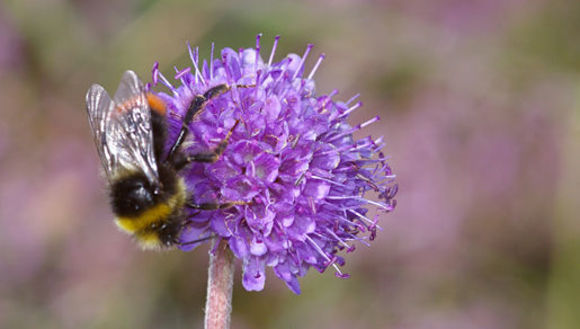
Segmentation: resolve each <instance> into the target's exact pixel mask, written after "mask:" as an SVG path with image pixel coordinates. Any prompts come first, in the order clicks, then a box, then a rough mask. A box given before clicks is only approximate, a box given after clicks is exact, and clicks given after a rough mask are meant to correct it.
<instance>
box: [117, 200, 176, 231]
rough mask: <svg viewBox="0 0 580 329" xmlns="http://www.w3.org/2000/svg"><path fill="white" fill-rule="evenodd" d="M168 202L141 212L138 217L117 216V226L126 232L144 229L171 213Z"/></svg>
mask: <svg viewBox="0 0 580 329" xmlns="http://www.w3.org/2000/svg"><path fill="white" fill-rule="evenodd" d="M171 211H172V210H171V207H170V206H169V204H166V203H162V204H159V205H157V206H155V207H153V208H151V209H149V210H147V211H145V212H144V213H143V214H141V215H140V216H138V217H118V218H117V220H116V223H117V226H118V227H119V228H120V229H122V230H123V231H125V232H127V233H135V232H138V231H141V230H144V229H146V228H147V227H149V226H150V225H151V224H153V223H156V222H159V221H163V220H164V219H165V218H167V216H169V215H170V214H171Z"/></svg>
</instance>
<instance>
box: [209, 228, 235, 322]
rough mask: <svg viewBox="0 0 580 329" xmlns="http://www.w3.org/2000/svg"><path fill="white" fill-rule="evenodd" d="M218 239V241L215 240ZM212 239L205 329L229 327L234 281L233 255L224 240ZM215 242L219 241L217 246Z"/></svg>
mask: <svg viewBox="0 0 580 329" xmlns="http://www.w3.org/2000/svg"><path fill="white" fill-rule="evenodd" d="M217 241H219V242H217ZM217 241H216V240H215V239H214V240H213V242H212V249H211V250H212V251H211V252H210V254H209V273H208V278H207V301H206V304H205V329H229V327H230V313H231V311H232V288H233V283H234V256H233V254H232V252H231V251H230V250H229V248H228V244H227V242H226V241H224V240H217ZM216 243H219V244H218V245H217V246H216V245H215V244H216Z"/></svg>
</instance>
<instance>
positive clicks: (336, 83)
mask: <svg viewBox="0 0 580 329" xmlns="http://www.w3.org/2000/svg"><path fill="white" fill-rule="evenodd" d="M259 32H262V33H264V36H263V38H262V46H263V53H264V54H269V51H270V48H271V44H272V41H273V38H274V36H275V35H276V34H280V35H282V39H281V41H280V44H279V48H278V51H277V54H278V56H277V57H276V59H278V60H279V59H281V58H282V57H283V56H284V55H285V54H286V53H288V52H296V53H298V54H302V53H303V51H304V48H305V45H306V44H307V43H308V42H312V43H314V44H315V48H314V50H313V54H311V56H310V59H309V61H308V62H307V70H308V68H311V67H312V65H313V64H314V61H315V60H316V58H317V57H318V54H319V53H320V52H325V53H326V54H327V59H326V60H325V62H324V63H323V65H322V66H321V68H320V69H319V70H318V71H317V73H316V78H317V86H318V91H319V93H328V92H330V91H332V90H333V89H335V88H338V89H339V90H340V93H339V95H338V96H337V97H336V99H339V100H347V99H349V98H350V97H351V96H352V95H354V94H356V93H359V92H360V93H361V100H362V101H363V102H364V107H363V108H362V109H361V110H358V111H357V112H355V115H354V116H353V117H352V118H351V123H353V124H356V123H359V122H362V121H364V120H366V119H368V118H371V117H372V116H374V115H376V114H380V116H381V118H382V120H381V121H380V122H379V123H377V124H374V125H373V126H371V127H370V128H368V129H367V130H365V131H363V132H362V133H361V134H360V135H359V136H360V137H363V136H365V135H367V134H373V135H374V136H380V135H384V136H385V140H386V141H387V149H386V152H387V153H388V154H390V155H391V156H392V162H391V163H392V166H393V168H394V171H395V173H396V174H397V175H398V182H399V184H400V191H399V195H398V198H397V199H398V207H397V209H396V210H395V212H394V213H392V214H389V215H386V216H384V217H383V218H382V219H381V225H382V227H383V228H384V231H383V232H381V233H380V234H379V236H378V238H377V240H376V241H375V243H374V244H373V246H372V247H371V248H366V247H364V246H359V248H357V252H355V253H353V254H348V255H347V257H346V260H347V265H346V267H345V270H346V271H347V272H349V273H350V274H351V275H352V277H351V278H350V279H348V280H340V279H337V278H335V277H334V275H332V273H326V274H322V275H321V274H319V273H317V272H316V271H314V270H312V271H310V272H309V273H308V275H307V276H306V277H305V278H304V279H302V280H301V283H302V291H303V293H302V295H300V296H296V295H294V294H293V293H291V292H290V291H289V290H288V289H287V288H286V287H285V285H284V284H283V283H282V282H281V281H280V280H279V279H278V278H276V277H275V276H274V275H273V273H272V272H271V271H270V272H269V273H268V277H267V282H266V288H265V290H264V291H263V292H259V293H255V292H254V293H249V292H246V291H244V290H243V288H241V281H240V280H241V279H240V270H239V267H238V271H237V273H236V274H237V278H236V282H235V291H234V306H233V309H234V311H233V319H232V321H233V324H232V327H233V328H297V327H300V328H395V329H423V328H425V329H427V328H429V329H431V328H435V329H437V328H446V329H449V328H451V329H453V328H462V329H469V328H478V329H485V328H532V329H534V328H578V327H580V312H578V305H580V256H578V255H580V220H579V219H580V202H579V201H580V200H579V195H580V193H579V192H580V170H578V168H580V2H578V1H561V0H556V1H540V0H526V1H524V0H474V1H459V0H443V1H405V0H384V1H380V0H377V1H348V0H328V1H271V2H264V3H261V2H257V1H244V2H236V3H233V2H232V3H229V2H227V1H212V2H207V3H206V2H203V3H202V2H199V3H192V2H189V1H181V0H170V1H156V0H142V1H138V0H131V1H123V2H120V1H110V0H108V1H88V0H74V1H64V0H48V1H46V0H20V1H10V0H9V1H3V2H2V4H1V5H0V100H1V102H0V106H1V108H0V328H202V323H203V320H202V316H203V314H202V308H203V305H204V298H205V280H206V276H207V261H208V256H207V249H208V248H207V247H203V248H198V249H197V250H195V251H193V252H190V253H182V252H163V253H153V252H142V251H140V250H139V249H138V248H137V247H136V246H135V245H134V244H133V243H132V242H131V240H130V239H129V238H128V237H127V236H125V235H124V234H121V233H119V232H118V231H117V229H116V228H115V226H114V225H113V221H112V213H111V211H110V209H109V207H108V200H107V197H106V194H105V189H104V182H103V181H102V180H101V179H100V177H99V175H98V173H99V166H100V162H99V161H98V158H97V154H96V151H95V148H94V146H93V141H92V137H91V135H90V131H89V127H88V124H87V118H86V115H85V109H84V107H85V105H84V96H85V92H86V90H87V88H88V87H89V86H90V85H91V84H92V83H94V82H99V83H101V84H103V85H104V86H105V88H106V89H108V90H114V89H115V88H116V86H117V83H118V81H119V78H120V76H121V74H122V72H123V71H124V70H126V69H133V70H135V71H136V72H138V73H139V74H140V75H141V76H142V77H143V79H144V80H149V79H150V69H151V66H152V64H153V62H154V61H156V60H158V61H159V62H160V65H161V68H162V71H163V72H165V73H166V74H167V75H172V73H171V72H173V71H172V67H173V65H178V66H179V67H184V66H185V65H186V63H187V56H186V54H187V52H186V47H185V42H186V41H191V42H192V44H194V45H199V46H200V49H201V54H202V56H204V57H207V56H208V55H209V49H210V45H211V42H212V41H214V42H215V43H216V49H221V48H223V47H227V46H229V47H232V48H234V49H237V48H239V47H251V46H253V45H254V42H255V35H256V34H257V33H259ZM238 265H239V264H238Z"/></svg>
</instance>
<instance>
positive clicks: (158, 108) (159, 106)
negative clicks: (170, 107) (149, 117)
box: [147, 93, 166, 116]
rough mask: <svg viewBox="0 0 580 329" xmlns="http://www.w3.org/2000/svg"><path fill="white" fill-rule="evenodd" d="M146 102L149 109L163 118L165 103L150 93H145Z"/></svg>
mask: <svg viewBox="0 0 580 329" xmlns="http://www.w3.org/2000/svg"><path fill="white" fill-rule="evenodd" d="M147 102H148V103H149V108H150V109H151V110H152V111H155V112H157V113H159V114H161V115H163V116H165V111H166V107H165V102H164V101H163V100H162V99H161V98H160V97H159V96H157V95H154V94H152V93H147Z"/></svg>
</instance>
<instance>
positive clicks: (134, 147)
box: [87, 71, 159, 183]
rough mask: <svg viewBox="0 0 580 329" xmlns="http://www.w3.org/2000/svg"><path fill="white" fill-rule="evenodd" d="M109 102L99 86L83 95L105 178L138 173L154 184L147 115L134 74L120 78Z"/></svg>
mask: <svg viewBox="0 0 580 329" xmlns="http://www.w3.org/2000/svg"><path fill="white" fill-rule="evenodd" d="M113 99H114V100H113V101H111V99H110V98H109V96H108V94H107V92H106V91H105V90H104V89H103V87H101V86H99V85H93V86H92V87H91V88H90V89H89V91H88V93H87V110H88V114H89V122H90V124H91V129H92V131H93V136H94V138H95V143H96V144H97V150H98V152H99V156H100V157H101V161H102V162H103V167H104V168H105V171H106V173H107V176H108V177H109V179H111V178H113V177H115V176H118V175H122V174H123V173H125V172H132V171H140V172H143V173H144V174H145V176H147V178H148V179H149V181H150V182H151V183H156V182H158V180H159V177H158V173H157V164H156V162H155V155H154V153H153V135H152V131H151V113H150V109H149V105H148V103H147V98H146V96H145V92H144V88H143V84H142V83H141V81H140V80H139V78H138V77H137V75H136V74H135V73H134V72H132V71H126V72H125V73H124V74H123V77H122V78H121V82H120V84H119V88H118V89H117V92H116V93H115V96H114V97H113Z"/></svg>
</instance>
